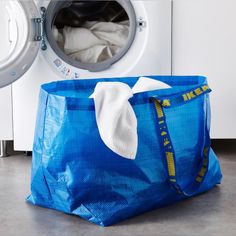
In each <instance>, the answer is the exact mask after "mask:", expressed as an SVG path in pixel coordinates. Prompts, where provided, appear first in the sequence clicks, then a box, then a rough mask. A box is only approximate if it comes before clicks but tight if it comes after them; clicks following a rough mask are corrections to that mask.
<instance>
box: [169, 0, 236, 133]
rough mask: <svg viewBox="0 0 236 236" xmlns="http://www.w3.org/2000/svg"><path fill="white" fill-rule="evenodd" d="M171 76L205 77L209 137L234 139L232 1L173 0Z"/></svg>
mask: <svg viewBox="0 0 236 236" xmlns="http://www.w3.org/2000/svg"><path fill="white" fill-rule="evenodd" d="M173 14H174V16H173V74H175V75H192V74H200V75H205V76H207V77H208V80H209V84H210V87H211V88H212V89H213V92H212V94H211V104H212V137H213V138H236V1H235V0H174V4H173Z"/></svg>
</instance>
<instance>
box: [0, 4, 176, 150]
mask: <svg viewBox="0 0 236 236" xmlns="http://www.w3.org/2000/svg"><path fill="white" fill-rule="evenodd" d="M171 6H172V4H171V0H116V1H110V0H106V1H94V0H83V1H80V0H67V1H65V0H64V1H63V0H60V1H58V0H41V1H30V0H11V1H8V0H1V3H0V11H1V21H2V22H1V23H0V28H1V32H2V33H1V37H2V38H1V43H0V52H1V56H0V87H3V86H6V85H9V84H12V83H13V84H12V116H13V137H14V148H15V150H23V151H30V150H32V144H33V137H34V128H35V120H36V113H37V104H38V94H39V89H40V85H41V84H43V83H48V82H51V81H56V80H70V79H88V78H105V77H123V76H139V75H170V74H171V18H172V17H171V8H172V7H171ZM104 22H105V23H104ZM91 24H92V27H93V28H94V25H95V24H96V26H95V30H96V29H97V28H96V27H98V25H99V27H100V25H101V24H102V25H104V24H105V25H111V24H112V25H115V27H117V25H119V27H120V26H121V27H122V29H123V28H125V29H126V31H125V32H126V34H124V35H125V40H123V39H124V38H122V39H120V40H119V39H118V40H117V35H116V40H117V44H119V43H121V41H122V40H123V41H124V43H123V44H122V45H121V46H119V47H118V46H117V45H116V47H114V48H115V49H114V48H113V49H114V51H113V52H112V53H111V50H110V49H107V48H109V47H110V45H111V44H109V42H108V44H109V46H107V45H108V44H106V46H105V48H106V50H108V51H109V52H108V53H107V51H106V53H104V51H102V52H103V54H99V57H97V58H96V60H89V59H88V60H87V61H86V58H88V57H89V56H88V55H90V51H88V50H90V48H88V47H87V48H86V49H85V51H83V53H84V52H86V53H85V55H86V56H85V59H84V58H83V59H81V58H80V56H81V55H82V54H79V56H78V54H76V55H77V56H75V55H74V54H73V52H72V51H70V50H71V48H70V47H72V44H73V45H76V46H81V45H84V44H86V43H89V42H90V38H88V35H87V34H79V33H78V32H80V30H82V31H83V32H84V31H86V32H87V33H89V34H91V33H92V34H94V32H91V30H90V29H91V28H89V29H88V25H90V26H89V27H91ZM85 25H86V27H87V28H86V27H85ZM105 28H106V26H105ZM66 29H67V31H68V32H70V31H71V30H75V31H76V32H77V36H78V37H74V38H73V37H72V38H70V39H71V40H72V41H70V43H69V44H68V43H67V44H68V45H67V49H66V50H65V44H66V43H65V42H66V40H67V39H65V37H67V36H68V35H66V36H65V35H64V32H65V30H66ZM68 29H69V30H68ZM103 29H104V28H102V29H100V31H99V33H101V31H103ZM88 30H90V31H89V32H88ZM67 31H66V32H67ZM75 31H73V32H75ZM108 31H109V29H108ZM108 31H107V32H106V33H109V32H108ZM118 31H119V30H118ZM118 31H116V33H117V32H118ZM119 32H120V31H119ZM80 33H81V32H80ZM103 33H104V32H103ZM103 33H102V34H103ZM118 35H119V34H118ZM61 36H62V39H61V41H60V40H59V39H60V37H61ZM63 37H64V38H63ZM122 37H123V36H122ZM83 40H84V41H83ZM87 41H88V42H87ZM123 41H122V42H123ZM68 47H69V49H68ZM96 47H97V46H96ZM113 49H112V50H113ZM83 50H84V49H83ZM76 53H77V52H76ZM93 53H94V52H93ZM72 54H73V55H72ZM108 54H109V55H108ZM101 55H102V56H101ZM93 58H94V57H93ZM90 59H91V58H90Z"/></svg>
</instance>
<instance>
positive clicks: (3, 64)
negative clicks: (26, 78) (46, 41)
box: [0, 0, 39, 88]
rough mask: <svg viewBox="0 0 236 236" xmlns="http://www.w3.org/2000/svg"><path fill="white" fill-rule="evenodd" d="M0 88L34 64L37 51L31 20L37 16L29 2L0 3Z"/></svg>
mask: <svg viewBox="0 0 236 236" xmlns="http://www.w3.org/2000/svg"><path fill="white" fill-rule="evenodd" d="M0 15H1V21H0V32H1V37H0V52H1V53H0V88H1V87H4V86H7V85H9V84H11V83H12V82H14V81H15V80H17V79H18V78H20V77H21V76H22V75H23V74H24V73H25V72H26V71H27V70H28V69H29V67H30V66H31V64H32V63H33V61H34V59H35V57H36V55H37V52H38V48H39V43H38V42H34V40H33V34H34V33H33V32H34V31H35V29H34V25H33V24H32V18H34V17H36V16H38V12H37V8H36V6H35V5H34V3H33V2H32V1H23V0H22V1H20V0H11V1H9V0H1V1H0Z"/></svg>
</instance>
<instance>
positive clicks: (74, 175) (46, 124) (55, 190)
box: [27, 76, 222, 226]
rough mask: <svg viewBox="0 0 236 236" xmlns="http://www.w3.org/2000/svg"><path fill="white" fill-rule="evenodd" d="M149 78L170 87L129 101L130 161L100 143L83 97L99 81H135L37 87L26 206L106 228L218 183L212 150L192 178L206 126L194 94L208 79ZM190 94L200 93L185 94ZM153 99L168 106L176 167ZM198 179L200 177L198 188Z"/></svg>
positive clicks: (206, 115) (203, 104)
mask: <svg viewBox="0 0 236 236" xmlns="http://www.w3.org/2000/svg"><path fill="white" fill-rule="evenodd" d="M149 77H151V78H153V79H157V80H161V81H163V82H165V83H168V84H169V85H171V86H172V88H171V89H166V90H158V91H151V92H144V93H140V94H136V95H134V97H133V98H131V99H130V102H131V104H132V106H133V109H134V111H135V114H136V117H137V121H138V152H137V156H136V158H135V160H128V159H125V158H122V157H120V156H119V155H117V154H115V153H114V152H112V151H111V150H110V149H109V148H107V147H106V146H105V144H104V143H103V141H102V140H101V138H100V135H99V132H98V128H97V124H96V119H95V111H94V102H93V99H89V98H88V97H89V95H91V94H92V92H93V90H94V88H95V86H96V83H97V82H100V81H120V82H124V83H127V84H128V85H129V86H131V87H132V86H133V85H134V84H135V83H136V81H137V79H138V77H132V78H130V77H129V78H110V79H99V80H96V79H95V80H76V81H60V82H53V83H49V84H45V85H42V87H41V91H40V98H39V107H38V116H37V124H36V130H35V139H34V146H33V161H32V176H31V195H30V196H29V197H28V198H27V200H28V201H29V202H30V203H32V204H35V205H39V206H43V207H47V208H52V209H56V210H59V211H62V212H65V213H69V214H74V215H78V216H80V217H82V218H84V219H86V220H88V221H90V222H93V223H96V224H99V225H101V226H108V225H112V224H114V223H117V222H119V221H121V220H124V219H127V218H130V217H132V216H135V215H137V214H140V213H143V212H146V211H149V210H153V209H156V208H158V207H161V206H164V205H167V204H170V203H173V202H176V201H179V200H181V199H184V198H187V197H189V196H192V195H196V194H199V193H202V192H205V191H207V190H209V189H210V188H212V187H213V186H214V185H216V184H219V183H220V181H221V178H222V174H221V170H220V166H219V162H218V160H217V157H216V155H215V154H214V152H213V151H212V149H211V148H208V149H207V150H208V152H206V153H205V154H206V155H207V157H208V158H207V161H208V162H207V165H206V166H207V168H205V169H204V168H203V169H204V170H205V172H204V173H203V174H200V177H199V176H198V172H199V170H200V169H201V163H202V162H203V152H204V148H205V145H206V143H207V140H208V137H209V126H210V109H209V95H208V92H209V91H205V93H203V91H204V89H203V90H202V91H200V92H199V89H198V88H204V86H206V85H207V81H206V78H205V77H201V76H149ZM196 89H198V90H196ZM191 91H196V92H197V91H198V94H200V95H199V96H196V94H195V95H194V96H193V94H192V97H191V96H188V97H187V96H186V94H189V92H191ZM190 95H191V93H190ZM152 98H155V99H156V101H159V102H160V104H161V102H162V101H170V103H171V106H169V105H170V104H169V103H167V106H166V107H165V106H164V107H162V111H163V112H164V114H165V122H166V123H165V124H166V127H165V128H166V130H167V131H168V137H169V139H171V140H169V141H170V143H171V145H172V146H171V150H172V151H173V152H174V159H173V160H172V159H168V160H172V161H174V162H172V163H169V164H170V165H169V166H168V164H167V162H166V157H165V149H163V148H164V145H163V140H161V138H162V136H161V135H160V129H161V127H160V126H158V116H157V110H156V108H155V104H154V102H153V99H152ZM181 98H182V100H183V101H182V100H181ZM185 100H186V101H185ZM172 104H173V105H172ZM160 123H161V122H160ZM164 140H165V139H164ZM209 145H210V144H209ZM205 164H206V163H205ZM172 165H173V166H172ZM168 167H169V170H168ZM171 168H172V169H171ZM204 170H203V171H204ZM168 171H169V172H168ZM173 171H174V172H175V173H174V174H173ZM171 175H172V176H171ZM173 175H174V178H175V179H174V181H177V182H178V188H179V187H180V188H182V189H185V188H188V186H193V187H192V188H194V191H192V193H191V194H189V195H188V194H184V193H183V192H181V191H177V190H176V189H175V188H174V187H173V186H172V185H171V183H170V181H169V180H170V179H171V177H173ZM201 176H202V177H201ZM203 177H204V178H203ZM196 178H198V180H199V178H200V183H199V181H196ZM195 182H196V184H195V185H193V183H195ZM190 188H191V187H190ZM203 207H204V206H203Z"/></svg>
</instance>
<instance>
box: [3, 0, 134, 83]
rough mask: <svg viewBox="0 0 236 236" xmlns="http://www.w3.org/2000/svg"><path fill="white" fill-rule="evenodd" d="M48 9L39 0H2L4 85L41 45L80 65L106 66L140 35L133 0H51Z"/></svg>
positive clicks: (26, 65)
mask: <svg viewBox="0 0 236 236" xmlns="http://www.w3.org/2000/svg"><path fill="white" fill-rule="evenodd" d="M42 13H45V14H43V16H42V15H41V14H40V13H39V11H38V8H37V7H36V5H35V3H34V1H24V0H11V1H9V0H1V1H0V14H1V22H0V32H1V37H0V52H1V54H0V87H4V86H6V85H9V84H11V83H12V82H14V81H15V80H17V79H18V78H20V77H21V76H22V75H23V74H24V73H25V72H26V71H27V70H28V69H29V68H30V67H31V65H32V63H33V61H34V59H35V58H36V56H37V54H38V51H39V49H40V45H41V48H42V49H43V50H47V48H48V47H51V48H52V49H53V51H54V53H55V54H57V56H58V57H60V58H61V59H62V60H63V61H64V62H66V63H68V64H69V65H72V66H74V67H76V68H80V69H85V70H88V71H103V70H106V69H107V68H109V67H110V66H111V65H112V64H114V63H115V62H117V61H119V60H120V59H121V58H122V57H123V56H124V55H125V54H126V53H127V51H128V50H129V48H130V46H131V45H132V42H133V40H134V37H135V32H136V16H135V12H134V9H133V6H132V4H131V3H130V1H127V0H116V1H113V0H107V1H94V0H89V1H79V0H73V1H68V0H64V1H62V0H61V1H57V0H51V1H50V3H49V5H48V7H47V9H45V11H42ZM44 36H45V37H44ZM44 38H45V39H46V38H47V40H45V41H47V43H46V44H44V43H41V42H40V40H42V39H44ZM43 41H44V40H43Z"/></svg>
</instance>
